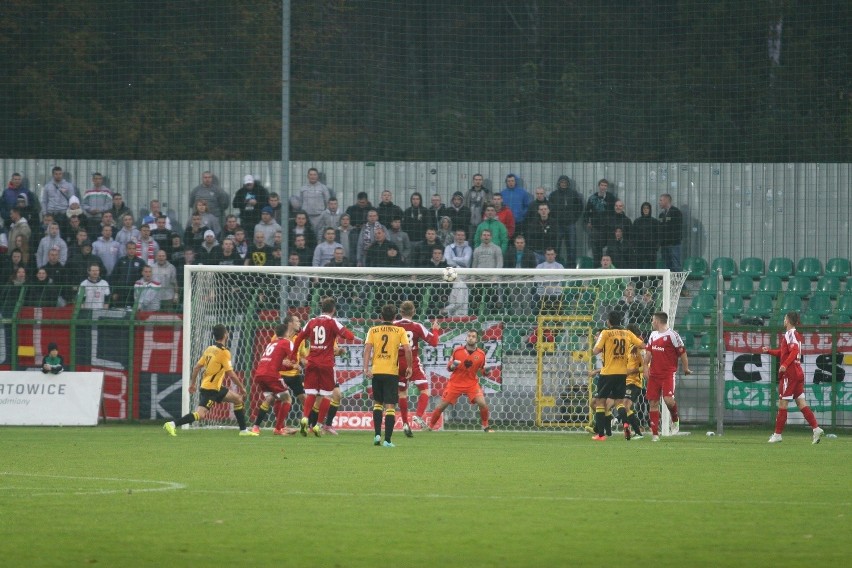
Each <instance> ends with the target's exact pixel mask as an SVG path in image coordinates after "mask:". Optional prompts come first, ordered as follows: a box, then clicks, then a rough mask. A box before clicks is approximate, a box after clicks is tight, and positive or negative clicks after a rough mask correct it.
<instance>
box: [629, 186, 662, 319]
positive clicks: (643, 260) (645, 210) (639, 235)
mask: <svg viewBox="0 0 852 568" xmlns="http://www.w3.org/2000/svg"><path fill="white" fill-rule="evenodd" d="M640 211H641V213H640V217H639V218H638V219H636V221H634V222H633V227H632V229H631V234H630V240H631V242H632V244H633V248H634V251H635V255H636V256H635V257H634V258H635V259H636V268H640V269H649V268H656V267H657V250H658V249H659V248H660V244H659V242H660V237H659V230H660V222H659V221H657V220H656V219H655V218H654V214H653V210H652V209H651V204H650V203H648V202H647V201H646V202H644V203H643V204H642V207H641V208H640ZM642 329H643V330H645V329H646V328H642Z"/></svg>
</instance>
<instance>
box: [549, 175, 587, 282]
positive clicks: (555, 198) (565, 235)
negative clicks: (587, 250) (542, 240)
mask: <svg viewBox="0 0 852 568" xmlns="http://www.w3.org/2000/svg"><path fill="white" fill-rule="evenodd" d="M549 199H550V207H551V209H552V210H553V217H554V218H555V219H556V227H557V229H556V239H557V241H556V242H557V249H556V250H557V252H558V253H559V252H560V251H561V249H562V244H563V243H564V244H565V256H564V257H561V258H564V259H565V262H564V264H565V266H571V267H573V266H576V265H577V221H579V220H580V217H581V216H582V215H583V198H582V197H580V194H579V193H578V192H577V184H576V182H575V181H574V180H573V179H571V178H569V177H568V176H559V180H558V181H557V182H556V189H555V190H553V191H552V192H551V193H550V198H549Z"/></svg>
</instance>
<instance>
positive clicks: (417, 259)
mask: <svg viewBox="0 0 852 568" xmlns="http://www.w3.org/2000/svg"><path fill="white" fill-rule="evenodd" d="M424 236H425V238H424V239H423V240H422V241H421V242H419V243H418V244H417V245H416V246H415V247H414V252H413V253H412V254H413V258H412V261H411V262H410V263H408V265H409V266H414V267H420V268H424V267H431V266H432V264H431V263H430V259H431V258H432V251H433V249H434V248H435V247H440V249H441V260H442V261H443V258H444V247H445V246H446V245H445V244H444V243H442V242H441V241H440V240H438V232H437V231H436V230H435V229H434V228H432V227H429V228H428V229H426V232H425V235H424Z"/></svg>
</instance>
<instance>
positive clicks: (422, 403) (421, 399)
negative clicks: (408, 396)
mask: <svg viewBox="0 0 852 568" xmlns="http://www.w3.org/2000/svg"><path fill="white" fill-rule="evenodd" d="M427 406H429V395H428V394H426V391H420V396H418V397H417V412H415V415H416V416H419V417H420V418H423V415H424V414H425V413H426V407H427Z"/></svg>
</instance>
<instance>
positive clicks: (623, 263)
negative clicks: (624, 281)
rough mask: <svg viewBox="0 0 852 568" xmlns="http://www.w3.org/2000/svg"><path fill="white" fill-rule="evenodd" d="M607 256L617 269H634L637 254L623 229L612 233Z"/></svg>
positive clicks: (607, 246)
mask: <svg viewBox="0 0 852 568" xmlns="http://www.w3.org/2000/svg"><path fill="white" fill-rule="evenodd" d="M607 255H609V257H610V259H611V260H612V264H614V265H615V267H616V268H634V266H633V259H634V257H635V254H634V252H633V248H632V247H631V246H630V242H629V241H628V240H627V239H625V238H624V231H623V230H622V229H621V227H617V228H616V229H615V230H614V231H613V232H612V238H610V240H608V241H607V243H606V253H605V254H604V256H607ZM601 258H603V257H601ZM628 323H630V322H628Z"/></svg>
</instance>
